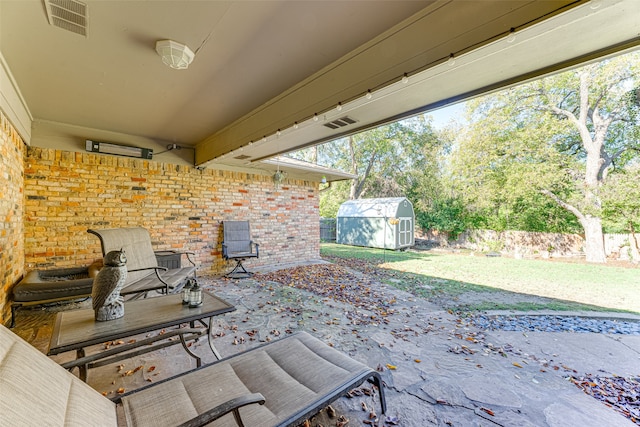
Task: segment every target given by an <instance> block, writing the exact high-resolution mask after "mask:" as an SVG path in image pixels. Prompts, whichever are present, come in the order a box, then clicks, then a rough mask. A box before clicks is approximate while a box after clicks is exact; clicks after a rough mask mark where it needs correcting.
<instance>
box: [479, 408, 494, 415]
mask: <svg viewBox="0 0 640 427" xmlns="http://www.w3.org/2000/svg"><path fill="white" fill-rule="evenodd" d="M480 409H481V410H483V411H484V412H486V413H487V414H489V415H491V416H492V417H493V416H495V414H494V413H493V411H492V410H491V409H487V408H480Z"/></svg>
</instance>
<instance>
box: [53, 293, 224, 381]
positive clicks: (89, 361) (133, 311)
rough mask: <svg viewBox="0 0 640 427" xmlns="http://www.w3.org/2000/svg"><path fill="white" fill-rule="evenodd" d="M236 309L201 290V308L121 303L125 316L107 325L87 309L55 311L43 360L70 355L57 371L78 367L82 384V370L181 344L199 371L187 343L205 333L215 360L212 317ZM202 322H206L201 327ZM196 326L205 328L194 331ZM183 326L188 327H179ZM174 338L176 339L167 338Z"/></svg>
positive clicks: (164, 302) (176, 301) (165, 299)
mask: <svg viewBox="0 0 640 427" xmlns="http://www.w3.org/2000/svg"><path fill="white" fill-rule="evenodd" d="M235 309H236V308H235V307H234V306H233V305H231V304H229V303H228V302H226V301H224V300H223V299H221V298H218V297H217V296H215V295H213V294H212V293H209V292H206V291H204V292H203V293H202V305H201V306H199V307H195V308H189V307H188V306H186V305H183V304H182V295H179V294H174V295H165V296H158V297H152V298H146V299H140V300H133V301H126V302H125V303H124V316H123V317H121V318H119V319H115V320H108V321H106V322H98V321H96V320H95V317H94V312H93V310H92V309H83V310H72V311H65V312H60V313H58V314H57V316H56V322H55V326H54V328H53V334H52V335H51V341H50V343H49V351H48V352H47V355H49V356H50V355H54V354H59V353H64V352H67V351H73V350H75V351H76V359H75V360H73V361H70V362H67V363H63V364H62V366H63V367H64V368H66V369H69V370H72V369H73V368H75V367H78V369H79V370H80V375H79V376H80V379H82V380H83V381H86V380H87V370H88V369H90V368H97V367H99V366H104V365H108V364H110V363H114V362H117V361H119V360H123V359H127V358H129V357H133V356H137V355H139V354H143V353H147V352H150V351H155V350H158V349H160V348H164V347H168V346H171V345H175V344H178V343H181V344H182V346H183V347H184V349H185V351H186V352H187V353H188V354H189V355H190V356H192V357H193V358H195V359H196V363H197V366H198V367H199V366H200V365H201V360H200V357H198V356H197V355H196V354H194V353H193V352H191V350H189V347H188V346H187V343H186V342H187V341H189V340H192V339H198V338H199V337H201V336H202V335H204V333H206V334H207V338H208V342H209V347H210V348H211V351H212V352H213V354H214V355H215V356H216V358H217V359H218V360H219V359H220V358H221V357H220V354H219V353H218V351H217V350H216V348H215V347H214V346H213V342H212V336H211V334H212V331H211V325H212V321H213V318H214V317H215V316H218V315H221V314H224V313H229V312H231V311H234V310H235ZM206 319H209V321H208V322H206V323H205V321H206ZM196 322H199V323H200V324H201V325H202V326H204V328H195V323H196ZM186 323H188V324H189V326H190V327H180V325H183V324H186ZM168 328H173V329H168ZM165 329H167V330H165ZM163 330H164V331H163ZM153 331H159V332H160V333H159V334H158V335H155V336H152V337H148V338H145V339H142V340H137V341H135V342H133V341H132V342H128V343H122V344H117V345H114V346H112V347H110V348H108V349H106V350H104V351H101V352H98V353H96V354H92V355H89V356H87V355H86V354H85V348H86V347H89V346H92V345H95V344H101V343H105V342H110V341H116V340H123V339H124V338H127V337H132V336H135V335H138V334H143V333H148V332H153ZM175 336H178V337H179V338H180V340H176V339H170V338H172V337H175ZM161 341H164V342H161Z"/></svg>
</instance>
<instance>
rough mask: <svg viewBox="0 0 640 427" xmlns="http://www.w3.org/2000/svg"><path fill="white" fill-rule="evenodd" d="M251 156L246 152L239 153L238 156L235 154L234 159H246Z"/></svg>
mask: <svg viewBox="0 0 640 427" xmlns="http://www.w3.org/2000/svg"><path fill="white" fill-rule="evenodd" d="M250 157H251V156H247V155H246V154H240V155H239V156H235V157H234V159H237V160H247V159H248V158H250Z"/></svg>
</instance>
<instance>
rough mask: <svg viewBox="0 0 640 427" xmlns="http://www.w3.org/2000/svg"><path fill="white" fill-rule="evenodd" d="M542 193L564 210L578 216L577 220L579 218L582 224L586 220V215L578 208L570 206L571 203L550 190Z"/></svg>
mask: <svg viewBox="0 0 640 427" xmlns="http://www.w3.org/2000/svg"><path fill="white" fill-rule="evenodd" d="M540 193H542V194H544V195H545V196H547V197H549V198H550V199H551V200H553V201H554V202H556V203H557V204H558V205H560V206H561V207H562V208H564V209H566V210H568V211H569V212H571V213H572V214H574V215H575V216H576V218H578V220H579V221H580V222H581V223H583V221H585V220H586V217H585V216H584V214H583V213H582V212H580V211H579V210H578V208H576V207H575V206H573V205H570V204H569V203H567V202H565V201H564V200H562V199H561V198H560V197H558V196H556V195H555V194H553V193H552V192H551V191H549V190H540Z"/></svg>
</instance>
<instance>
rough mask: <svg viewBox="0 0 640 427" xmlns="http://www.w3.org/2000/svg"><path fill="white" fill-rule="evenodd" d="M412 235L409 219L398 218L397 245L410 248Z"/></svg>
mask: <svg viewBox="0 0 640 427" xmlns="http://www.w3.org/2000/svg"><path fill="white" fill-rule="evenodd" d="M412 233H413V227H412V226H411V218H410V217H404V218H400V223H399V224H398V245H399V246H411V237H412V236H411V234H412Z"/></svg>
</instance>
